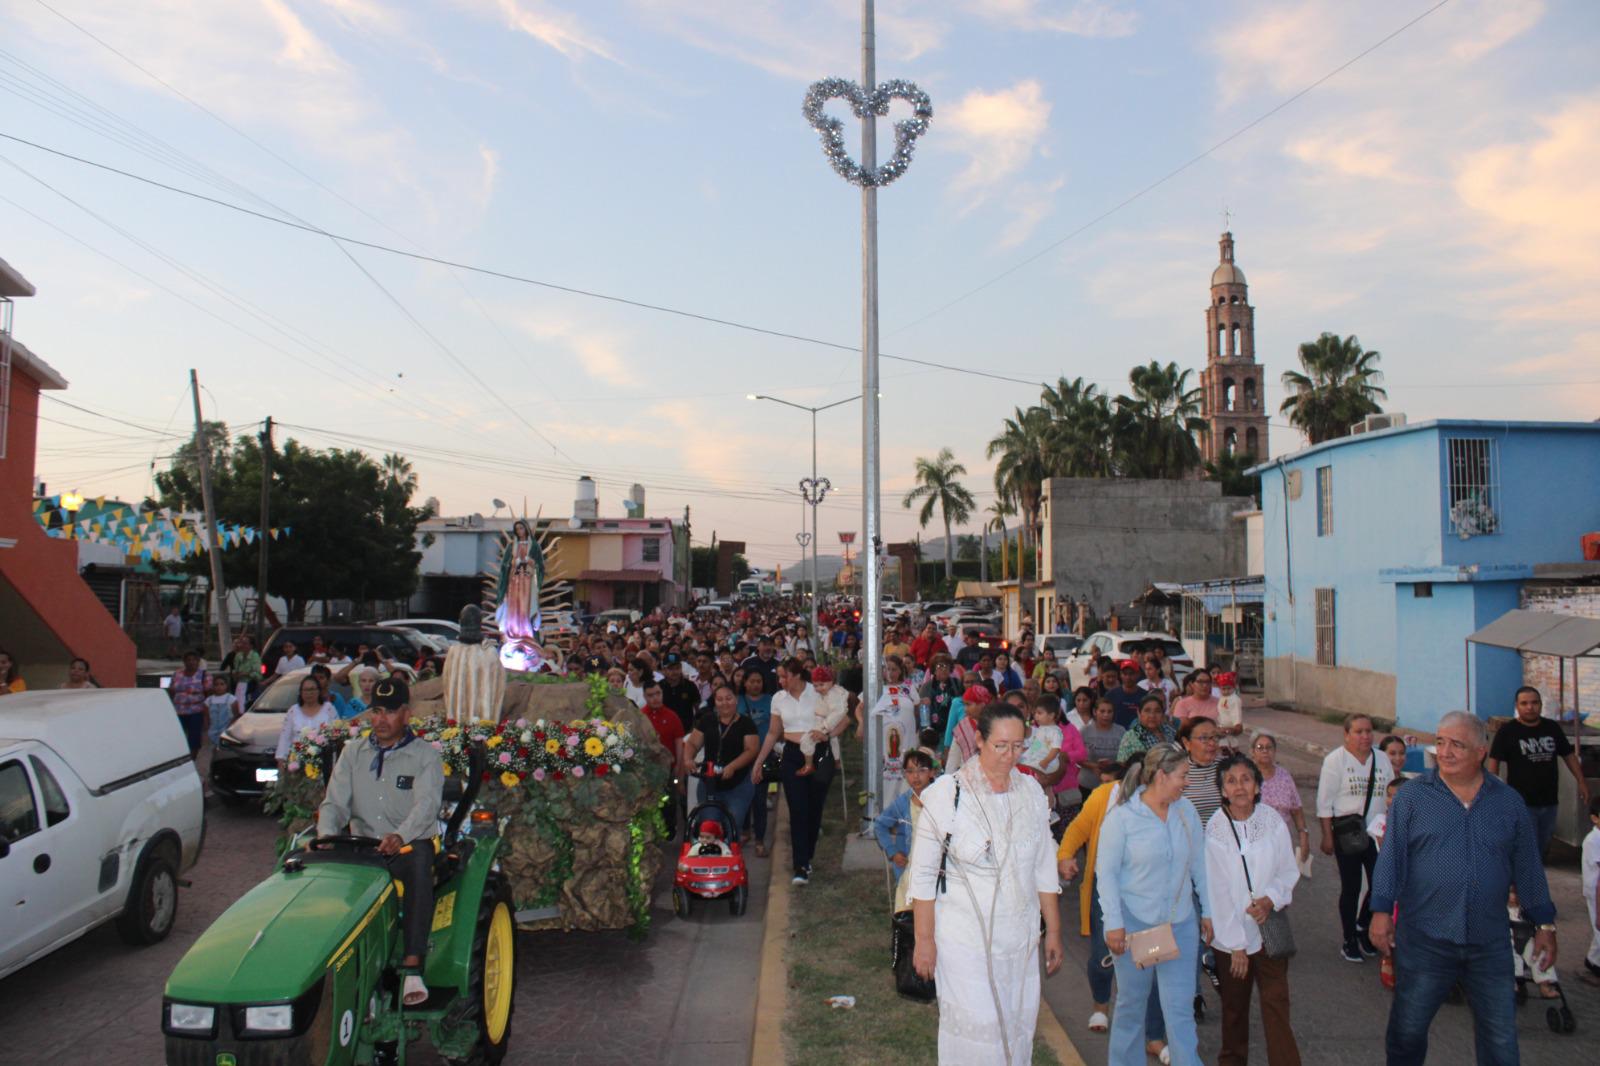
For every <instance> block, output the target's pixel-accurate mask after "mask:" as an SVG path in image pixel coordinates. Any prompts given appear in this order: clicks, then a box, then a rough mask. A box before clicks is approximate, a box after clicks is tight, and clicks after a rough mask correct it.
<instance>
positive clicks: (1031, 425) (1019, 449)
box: [984, 407, 1053, 571]
mask: <svg viewBox="0 0 1600 1066" xmlns="http://www.w3.org/2000/svg"><path fill="white" fill-rule="evenodd" d="M1050 427H1051V418H1050V412H1049V411H1048V410H1046V409H1045V408H1043V407H1030V408H1028V409H1027V410H1026V411H1024V410H1023V409H1022V408H1020V407H1018V408H1015V409H1014V414H1013V415H1012V417H1011V418H1008V419H1006V420H1005V422H1004V423H1002V426H1001V429H1000V433H999V434H998V435H997V436H996V437H995V438H994V439H993V440H991V441H990V442H989V444H988V447H987V448H986V449H985V452H984V454H985V455H986V456H987V457H988V458H990V459H993V458H995V457H996V456H998V457H999V461H998V462H997V463H995V467H994V487H995V491H996V492H997V493H998V494H999V496H1000V498H1001V499H1002V500H1007V501H1009V502H1010V503H1011V504H1012V505H1013V506H1014V507H1015V508H1016V510H1017V511H1018V512H1019V513H1020V514H1021V515H1022V537H1023V542H1024V544H1026V543H1028V542H1029V541H1030V540H1031V537H1032V534H1033V531H1034V530H1035V529H1037V528H1038V521H1039V503H1040V500H1041V499H1042V497H1043V494H1044V479H1045V478H1047V477H1049V476H1050V475H1051V473H1052V472H1053V471H1052V469H1051V465H1050V462H1049V447H1050ZM1018 569H1019V571H1020V569H1021V568H1020V567H1019V568H1018Z"/></svg>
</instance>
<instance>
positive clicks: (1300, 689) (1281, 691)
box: [1265, 658, 1395, 718]
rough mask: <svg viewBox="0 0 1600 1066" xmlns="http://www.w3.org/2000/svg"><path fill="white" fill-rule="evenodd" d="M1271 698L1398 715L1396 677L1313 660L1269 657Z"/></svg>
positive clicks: (1332, 709) (1310, 705) (1334, 709)
mask: <svg viewBox="0 0 1600 1066" xmlns="http://www.w3.org/2000/svg"><path fill="white" fill-rule="evenodd" d="M1265 670H1266V692H1267V699H1269V700H1271V701H1274V702H1283V703H1293V704H1295V705H1296V706H1299V707H1308V708H1313V709H1322V710H1329V711H1341V712H1343V713H1346V714H1349V713H1351V712H1354V711H1364V712H1366V713H1367V714H1375V715H1378V716H1379V717H1382V718H1393V717H1394V716H1395V711H1394V709H1395V677H1394V675H1393V674H1387V673H1379V672H1377V671H1374V670H1359V669H1356V668H1355V667H1350V666H1318V665H1317V664H1316V663H1315V662H1313V661H1311V660H1309V659H1297V660H1291V659H1288V658H1278V659H1272V658H1269V659H1267V660H1266V663H1265Z"/></svg>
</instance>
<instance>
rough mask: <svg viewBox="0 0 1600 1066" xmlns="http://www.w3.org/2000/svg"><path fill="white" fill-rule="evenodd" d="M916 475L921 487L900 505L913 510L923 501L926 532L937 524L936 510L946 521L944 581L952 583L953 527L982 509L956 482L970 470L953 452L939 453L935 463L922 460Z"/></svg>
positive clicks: (918, 485) (919, 460) (923, 520)
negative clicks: (918, 502) (935, 518)
mask: <svg viewBox="0 0 1600 1066" xmlns="http://www.w3.org/2000/svg"><path fill="white" fill-rule="evenodd" d="M916 473H917V487H916V488H914V489H912V490H911V491H910V492H908V493H906V498H905V499H904V500H901V501H900V505H901V506H902V507H904V508H906V509H907V510H910V509H911V507H912V506H913V505H914V504H916V502H917V501H918V500H921V501H922V513H921V514H920V515H918V518H917V520H918V522H919V523H921V525H922V528H923V529H927V528H928V523H929V522H931V521H933V510H934V508H935V507H937V508H938V509H939V511H940V513H941V515H942V517H943V518H944V579H945V580H946V581H949V580H950V579H951V578H952V577H954V576H955V567H954V558H953V555H952V552H953V551H954V549H955V539H954V538H953V537H952V536H951V535H950V527H951V525H953V524H961V523H964V522H966V521H967V520H968V519H969V518H971V517H972V509H973V508H974V507H976V506H977V505H978V501H977V500H975V499H973V498H972V493H970V492H968V491H967V490H966V487H965V486H963V485H962V484H961V482H960V481H958V480H956V479H957V478H960V477H964V476H965V475H966V473H967V468H966V467H964V466H962V465H961V464H960V463H958V462H956V457H955V453H953V452H952V451H951V450H950V449H949V448H941V449H939V454H938V455H936V456H934V457H933V458H932V459H924V458H920V457H919V458H918V459H917V467H916Z"/></svg>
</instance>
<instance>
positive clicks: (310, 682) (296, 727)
mask: <svg viewBox="0 0 1600 1066" xmlns="http://www.w3.org/2000/svg"><path fill="white" fill-rule="evenodd" d="M338 720H339V714H338V712H337V711H335V710H334V709H333V704H331V703H324V702H323V700H322V686H321V685H320V684H318V683H317V679H316V678H314V677H312V676H311V675H310V674H307V675H306V676H305V677H303V678H301V680H300V702H299V703H297V704H295V705H294V706H293V707H290V708H289V710H288V713H286V714H285V715H284V716H283V728H282V729H280V730H279V731H278V752H277V756H278V773H280V774H281V773H283V772H284V767H285V766H287V765H288V762H289V749H290V748H291V747H292V746H293V745H294V742H295V738H296V737H298V736H299V735H300V734H301V733H302V732H304V731H305V730H307V729H310V728H312V727H313V726H319V725H325V724H328V723H330V722H337V721H338Z"/></svg>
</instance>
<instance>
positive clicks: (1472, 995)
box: [1367, 711, 1556, 1066]
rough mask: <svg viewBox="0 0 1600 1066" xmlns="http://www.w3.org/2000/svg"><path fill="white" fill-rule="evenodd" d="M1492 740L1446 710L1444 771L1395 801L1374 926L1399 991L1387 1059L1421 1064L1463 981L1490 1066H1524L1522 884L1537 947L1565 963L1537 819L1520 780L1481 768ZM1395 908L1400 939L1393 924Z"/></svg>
mask: <svg viewBox="0 0 1600 1066" xmlns="http://www.w3.org/2000/svg"><path fill="white" fill-rule="evenodd" d="M1487 747H1488V743H1487V739H1486V737H1485V735H1484V727H1483V722H1482V721H1481V720H1480V719H1478V718H1476V717H1474V716H1473V715H1470V714H1467V713H1465V712H1463V711H1452V712H1451V713H1449V714H1447V715H1445V716H1444V717H1443V718H1441V719H1440V720H1439V729H1438V749H1437V752H1438V763H1439V768H1438V769H1437V770H1429V771H1428V772H1427V773H1425V774H1423V775H1422V776H1421V777H1419V778H1416V779H1415V780H1413V781H1410V782H1408V783H1407V784H1406V785H1404V786H1403V787H1402V788H1401V789H1400V791H1399V792H1398V793H1396V795H1395V798H1394V803H1393V804H1392V806H1391V807H1390V808H1389V818H1388V827H1387V829H1386V830H1385V833H1384V838H1383V847H1382V849H1381V850H1380V851H1379V853H1378V865H1377V869H1376V870H1375V871H1374V874H1373V882H1372V912H1373V913H1372V924H1371V926H1370V927H1369V928H1368V930H1367V932H1368V936H1369V937H1370V938H1371V940H1372V943H1373V945H1374V946H1375V947H1377V949H1378V950H1379V951H1381V952H1383V953H1384V954H1385V955H1387V954H1389V953H1390V952H1391V951H1393V952H1394V953H1395V978H1396V987H1397V988H1399V990H1400V991H1399V992H1398V993H1397V994H1396V995H1395V997H1394V1000H1393V1003H1392V1005H1391V1006H1390V1008H1389V1029H1388V1033H1387V1036H1386V1038H1385V1045H1386V1046H1387V1048H1388V1059H1389V1066H1413V1064H1414V1066H1422V1063H1423V1060H1424V1059H1426V1058H1427V1056H1428V1026H1429V1025H1430V1024H1431V1023H1432V1021H1433V1016H1434V1014H1435V1013H1437V1012H1438V1010H1439V1005H1440V1004H1441V1003H1443V1002H1444V998H1445V996H1446V995H1447V994H1448V993H1449V992H1450V989H1451V988H1452V987H1453V986H1455V985H1456V984H1457V983H1460V985H1461V986H1462V987H1463V988H1464V989H1465V990H1466V994H1467V1001H1468V1003H1469V1004H1470V1005H1471V1009H1472V1015H1473V1021H1474V1026H1475V1036H1476V1042H1477V1052H1478V1055H1477V1058H1478V1062H1479V1063H1480V1066H1481V1064H1493V1066H1516V1063H1517V1062H1518V1052H1517V1029H1516V1016H1515V1000H1514V998H1513V988H1514V985H1513V979H1512V968H1511V966H1512V963H1511V936H1510V933H1509V931H1508V928H1507V915H1506V900H1507V897H1508V895H1509V893H1510V890H1511V888H1512V886H1515V887H1516V890H1517V896H1518V898H1519V899H1520V900H1521V903H1522V912H1523V914H1524V915H1525V916H1526V917H1527V918H1529V919H1530V920H1531V921H1533V922H1534V923H1536V925H1537V932H1536V933H1535V934H1534V951H1535V953H1536V954H1538V955H1541V956H1543V957H1544V965H1545V966H1547V967H1550V968H1554V967H1555V962H1556V927H1555V920H1556V908H1555V905H1554V904H1552V903H1551V902H1550V887H1549V885H1548V884H1547V883H1546V881H1545V876H1544V863H1543V861H1542V860H1541V859H1540V856H1539V847H1538V836H1537V834H1536V833H1535V831H1534V825H1533V818H1532V816H1531V815H1530V814H1529V813H1528V807H1527V804H1525V803H1524V802H1523V801H1522V797H1521V796H1519V795H1518V794H1517V793H1516V791H1515V790H1513V789H1512V788H1511V786H1510V785H1507V784H1505V783H1504V782H1503V781H1501V780H1500V779H1499V778H1497V777H1493V776H1491V775H1488V774H1485V773H1484V772H1483V756H1484V752H1485V750H1486V749H1487ZM1396 904H1398V905H1399V907H1400V915H1401V917H1402V919H1403V921H1402V922H1401V924H1400V932H1399V936H1398V937H1396V935H1395V930H1394V926H1393V924H1392V922H1391V921H1390V915H1391V914H1392V913H1393V911H1394V908H1395V905H1396ZM1397 941H1398V946H1397Z"/></svg>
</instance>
